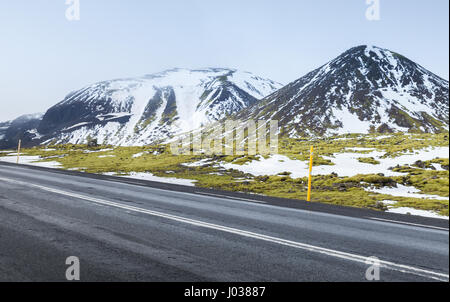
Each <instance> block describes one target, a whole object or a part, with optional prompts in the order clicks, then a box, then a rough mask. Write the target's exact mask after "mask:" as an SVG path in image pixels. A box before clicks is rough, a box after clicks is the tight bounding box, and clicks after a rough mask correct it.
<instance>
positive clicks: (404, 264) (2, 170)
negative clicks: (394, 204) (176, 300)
mask: <svg viewBox="0 0 450 302" xmlns="http://www.w3.org/2000/svg"><path fill="white" fill-rule="evenodd" d="M280 205H281V206H280ZM70 256H76V257H78V258H79V259H80V268H81V275H80V276H81V281H188V282H196V281H231V282H241V281H243V282H244V281H251V282H256V281H366V277H365V276H366V270H367V269H368V268H369V267H370V266H371V263H370V262H367V263H366V260H367V257H377V258H378V259H379V260H380V263H379V264H380V280H381V281H448V274H449V233H448V221H444V220H438V219H425V218H419V217H408V216H400V215H392V214H383V213H379V212H375V211H368V210H358V209H348V208H342V207H333V206H327V205H319V204H316V205H313V204H307V203H304V202H300V201H298V202H297V201H286V200H281V199H280V200H278V199H275V198H268V197H264V198H263V197H258V196H247V195H244V194H237V193H224V192H218V191H213V190H206V189H197V188H188V187H180V186H171V185H165V184H157V183H151V182H143V181H132V180H125V179H120V180H119V179H116V178H112V177H101V176H93V175H82V174H79V173H72V172H61V171H52V170H49V169H42V168H31V167H26V166H16V165H12V164H0V281H65V280H66V277H65V276H66V269H67V268H68V265H66V259H67V257H70Z"/></svg>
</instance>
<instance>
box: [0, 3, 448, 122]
mask: <svg viewBox="0 0 450 302" xmlns="http://www.w3.org/2000/svg"><path fill="white" fill-rule="evenodd" d="M380 3H381V20H380V21H372V22H369V21H367V20H366V18H365V11H366V8H367V5H366V0H277V1H275V0H270V1H269V0H220V1H219V0H164V1H162V0H159V1H152V0H148V1H144V0H80V4H81V20H80V21H75V22H69V21H67V20H66V18H65V10H66V8H67V6H66V5H65V0H0V120H7V119H12V118H15V117H17V116H18V115H21V114H24V113H34V112H41V111H45V110H46V109H47V108H48V107H50V106H51V105H53V104H56V103H57V102H59V101H61V100H62V99H63V98H64V96H65V95H66V94H68V93H69V92H70V91H72V90H76V89H79V88H81V87H83V86H86V85H88V84H91V83H95V82H97V81H101V80H108V79H113V78H122V77H133V76H141V75H144V74H149V73H154V72H158V71H162V70H165V69H168V68H172V67H186V68H200V67H230V68H237V69H242V70H246V71H251V72H253V73H255V74H257V75H261V76H264V77H267V78H271V79H273V80H276V81H279V82H282V83H284V84H287V83H289V82H290V81H293V80H295V79H297V78H299V77H301V76H303V75H304V74H306V73H307V72H309V71H311V70H312V69H314V68H317V67H319V66H321V65H322V64H324V63H326V62H327V61H329V60H330V59H332V58H334V57H336V56H337V55H339V54H340V53H342V52H343V51H345V50H347V49H348V48H351V47H353V46H356V45H360V44H374V45H377V46H380V47H384V48H388V49H391V50H393V51H396V52H399V53H401V54H403V55H405V56H407V57H409V58H411V59H412V60H414V61H416V62H418V63H420V64H421V65H423V66H424V67H426V68H428V69H429V70H431V71H432V72H434V73H436V74H438V75H439V76H441V77H443V78H445V79H447V80H448V78H449V38H448V35H449V15H448V11H449V1H448V0H433V1H425V0H380Z"/></svg>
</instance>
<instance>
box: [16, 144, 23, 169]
mask: <svg viewBox="0 0 450 302" xmlns="http://www.w3.org/2000/svg"><path fill="white" fill-rule="evenodd" d="M21 144H22V140H21V139H19V146H18V147H17V164H18V163H19V159H20V145H21Z"/></svg>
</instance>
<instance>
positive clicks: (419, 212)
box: [386, 207, 449, 220]
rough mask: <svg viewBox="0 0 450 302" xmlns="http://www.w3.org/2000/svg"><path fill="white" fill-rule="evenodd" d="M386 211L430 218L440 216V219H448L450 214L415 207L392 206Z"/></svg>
mask: <svg viewBox="0 0 450 302" xmlns="http://www.w3.org/2000/svg"><path fill="white" fill-rule="evenodd" d="M386 212H388V213H397V214H409V215H414V216H423V217H430V218H440V219H446V220H448V219H449V217H448V216H441V215H439V214H437V213H435V212H433V211H425V210H418V209H414V208H406V207H403V208H390V209H388V210H387V211H386Z"/></svg>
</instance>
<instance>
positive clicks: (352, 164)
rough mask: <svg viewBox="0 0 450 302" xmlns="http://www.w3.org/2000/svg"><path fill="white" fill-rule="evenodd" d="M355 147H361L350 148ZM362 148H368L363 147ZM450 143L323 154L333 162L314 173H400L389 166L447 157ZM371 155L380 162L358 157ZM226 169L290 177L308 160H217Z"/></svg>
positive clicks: (280, 157)
mask: <svg viewBox="0 0 450 302" xmlns="http://www.w3.org/2000/svg"><path fill="white" fill-rule="evenodd" d="M353 149H354V150H356V149H359V150H362V149H363V148H353ZM362 151H368V149H367V150H366V149H364V150H362ZM448 154H449V147H438V148H427V149H423V150H417V151H415V152H414V153H409V154H404V155H401V156H398V157H395V158H381V157H382V156H383V155H385V152H380V151H372V152H370V153H366V154H363V153H337V154H334V155H333V157H331V156H324V158H325V159H329V160H331V161H332V162H333V163H334V164H335V165H334V166H329V165H324V166H316V167H314V168H313V175H329V174H331V173H337V174H338V175H339V176H342V177H344V176H347V177H351V176H355V175H358V174H378V173H383V174H384V175H386V176H401V175H404V173H398V172H393V171H391V170H389V168H392V167H395V166H397V165H407V164H413V163H415V162H416V161H418V160H422V161H426V160H432V159H435V158H438V157H439V158H448ZM367 157H373V158H375V159H376V160H378V161H379V162H380V164H378V165H372V164H367V163H361V162H359V161H358V158H367ZM220 165H221V166H222V167H224V168H225V169H235V170H238V171H241V172H244V173H250V174H252V175H255V176H263V175H278V174H279V173H282V172H291V173H292V174H291V177H292V178H302V177H306V176H308V168H309V167H308V162H306V161H300V160H292V159H290V158H288V157H287V156H284V155H279V154H277V155H273V156H271V157H269V158H267V159H265V158H262V157H260V158H259V160H254V161H251V162H248V163H246V164H244V165H236V164H233V163H220Z"/></svg>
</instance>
